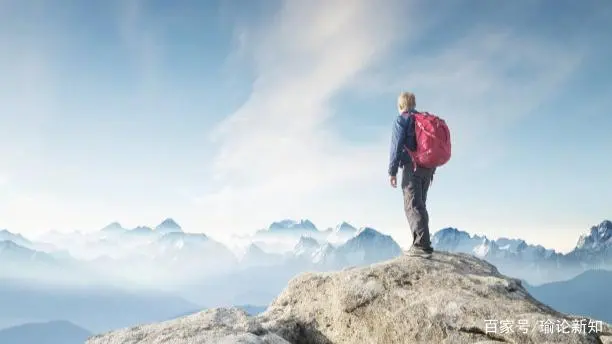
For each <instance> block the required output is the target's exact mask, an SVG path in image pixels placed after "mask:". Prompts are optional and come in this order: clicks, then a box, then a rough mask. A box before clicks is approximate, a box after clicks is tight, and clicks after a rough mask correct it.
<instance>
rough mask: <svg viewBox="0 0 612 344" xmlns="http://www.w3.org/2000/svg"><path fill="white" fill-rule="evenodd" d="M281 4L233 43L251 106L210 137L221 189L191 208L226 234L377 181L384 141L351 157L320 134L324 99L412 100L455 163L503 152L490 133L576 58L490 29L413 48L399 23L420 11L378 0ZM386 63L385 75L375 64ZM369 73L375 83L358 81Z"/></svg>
mask: <svg viewBox="0 0 612 344" xmlns="http://www.w3.org/2000/svg"><path fill="white" fill-rule="evenodd" d="M283 5H284V6H283V7H282V9H281V10H280V11H279V12H278V15H277V16H276V17H275V19H274V20H273V21H272V24H270V25H269V26H266V27H265V28H263V29H261V30H259V31H256V32H255V33H252V31H251V32H250V34H249V36H248V37H249V39H251V41H248V42H245V41H244V39H245V36H239V37H241V39H242V40H243V41H242V44H240V47H241V49H244V48H245V46H248V47H249V49H248V52H249V53H250V54H251V55H250V57H251V58H252V59H253V62H254V63H255V65H256V73H257V79H256V82H255V84H254V88H253V92H252V94H251V96H250V98H249V100H248V101H247V102H246V103H245V104H244V105H243V106H242V107H241V108H240V109H239V110H238V111H237V112H236V113H234V114H233V115H232V116H230V117H229V118H228V119H227V120H225V121H224V122H222V123H221V124H220V125H219V126H218V127H217V128H216V129H215V130H214V132H213V138H214V139H215V141H216V143H217V144H218V145H219V147H220V151H219V154H218V156H217V157H216V159H215V160H214V171H215V178H216V179H215V180H216V183H217V184H216V185H217V186H219V189H218V191H217V192H214V193H210V194H208V195H206V196H204V197H201V198H199V199H198V201H199V202H200V204H201V205H202V206H204V207H205V209H206V210H207V211H206V217H207V220H212V222H213V223H214V222H218V223H223V224H224V225H226V226H228V227H231V228H247V227H249V226H250V227H251V228H252V226H253V224H254V223H263V222H266V221H269V220H270V219H274V218H277V217H279V216H292V215H294V214H301V215H302V216H307V215H308V213H309V210H313V212H314V207H317V212H319V213H320V207H321V206H320V204H327V203H326V202H325V200H324V199H318V197H320V196H321V195H323V194H324V193H325V192H329V191H330V190H332V189H334V188H339V187H345V186H346V185H351V184H352V185H363V184H364V183H369V184H372V183H373V182H374V181H375V180H377V179H380V180H384V178H385V173H384V172H385V164H386V158H387V155H386V154H387V144H388V137H387V136H386V135H385V136H384V137H381V138H380V139H374V140H373V143H372V144H369V145H366V146H364V145H360V146H355V145H354V143H352V142H350V141H348V140H346V139H345V138H344V137H343V135H342V133H341V132H337V131H334V128H335V127H334V126H331V125H329V124H330V123H331V121H332V120H333V118H334V116H335V115H336V114H337V112H336V111H337V109H335V108H334V107H333V106H332V105H331V102H330V100H332V99H333V97H334V96H335V95H337V94H338V92H340V91H343V90H345V89H347V88H348V89H350V88H355V87H356V85H360V84H361V85H362V86H364V83H365V88H366V90H369V92H375V93H379V94H387V95H389V97H390V98H389V99H390V103H392V102H393V99H394V97H395V95H396V94H397V92H399V91H400V90H403V89H406V88H408V89H411V90H414V91H416V92H417V94H418V95H419V97H418V98H419V104H422V105H423V106H424V107H425V108H426V109H429V110H431V111H435V112H438V113H440V114H441V115H443V116H444V117H445V118H447V120H448V121H449V122H450V123H451V124H452V126H453V130H454V133H455V135H456V140H455V141H456V142H455V144H456V147H457V154H458V155H462V154H467V152H468V151H469V149H473V148H475V147H474V146H473V144H474V143H476V142H478V143H480V144H482V142H488V143H489V144H490V147H489V148H491V149H493V150H494V149H499V150H501V149H502V146H503V145H502V144H501V143H500V141H499V140H497V139H496V138H495V136H496V135H497V134H495V133H503V131H504V130H505V128H507V127H508V125H510V124H512V123H514V122H515V121H516V120H518V119H520V118H522V117H524V116H526V115H529V114H530V113H531V111H532V110H534V109H535V108H536V107H537V106H538V105H539V104H540V103H541V102H542V101H544V100H545V99H546V98H547V97H548V96H550V95H551V94H554V92H555V91H556V90H557V89H558V87H559V86H560V85H562V83H563V82H564V81H566V80H567V78H568V77H569V76H570V75H571V74H572V72H573V71H574V70H575V67H576V65H577V64H578V62H579V61H580V56H581V55H580V52H575V51H568V50H567V49H565V48H564V47H563V46H562V45H560V44H555V43H552V42H549V41H544V40H540V39H538V38H536V37H533V38H530V37H525V36H522V35H518V34H515V33H514V32H512V31H509V30H506V29H503V28H501V29H500V28H496V27H489V26H474V27H472V28H470V30H469V31H468V32H467V33H466V34H465V35H464V37H463V38H462V39H460V40H457V41H453V42H449V43H448V44H446V45H445V46H444V47H441V48H439V49H431V50H421V49H410V47H412V46H411V44H410V39H411V38H413V37H418V34H420V33H421V32H419V31H418V30H419V29H420V28H421V26H420V24H421V23H420V22H418V20H411V21H405V20H401V19H402V13H411V17H412V18H418V17H419V15H418V13H419V12H418V11H419V8H417V7H415V6H412V7H410V5H408V4H400V3H399V2H398V3H394V4H393V5H390V6H387V7H385V9H381V8H380V7H378V3H377V2H375V1H359V2H356V3H355V4H354V5H352V6H351V7H347V6H345V3H343V2H341V1H337V2H325V3H324V6H323V3H319V2H316V1H315V2H285V3H284V4H283ZM430 23H431V22H430ZM250 29H251V30H252V29H253V28H250ZM421 29H422V28H421ZM398 43H401V44H398ZM395 44H398V45H400V46H403V47H408V49H407V51H408V52H409V55H406V54H400V55H401V56H402V60H400V61H398V60H397V59H393V58H392V57H393V56H397V55H393V54H397V53H398V51H397V50H396V49H395V50H394V48H396V47H397V45H395ZM414 47H416V44H415V45H414ZM383 61H384V62H389V61H392V62H393V64H392V65H389V66H388V68H381V67H380V65H378V66H377V65H376V62H383ZM370 67H377V68H374V70H378V71H381V70H382V71H384V73H383V74H367V73H368V72H369V71H371V70H372V69H370ZM389 108H390V109H391V108H392V107H391V106H390V107H389ZM390 116H392V114H390ZM376 134H378V133H373V135H376ZM387 134H388V133H387ZM488 135H492V136H488ZM500 137H503V135H500ZM471 163H473V164H476V163H480V164H482V163H483V161H482V159H480V161H472V162H471ZM353 194H354V195H355V194H358V193H357V192H353ZM336 203H337V202H336ZM315 204H319V205H317V206H315ZM323 207H324V206H323ZM330 212H331V210H330ZM238 214H245V216H248V218H244V219H241V218H240V216H239V215H238ZM247 214H248V215H247ZM371 215H372V216H371V218H372V219H373V222H377V220H378V219H377V217H376V215H375V214H371ZM381 216H382V215H381ZM214 217H217V218H216V219H213V218H214ZM215 220H216V221H215ZM397 220H402V221H403V219H400V216H399V215H398V218H397ZM382 222H383V223H389V221H382Z"/></svg>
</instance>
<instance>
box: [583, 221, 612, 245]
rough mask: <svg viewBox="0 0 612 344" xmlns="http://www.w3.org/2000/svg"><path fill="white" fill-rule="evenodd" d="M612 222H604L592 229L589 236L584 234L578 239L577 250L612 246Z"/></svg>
mask: <svg viewBox="0 0 612 344" xmlns="http://www.w3.org/2000/svg"><path fill="white" fill-rule="evenodd" d="M611 239H612V222H611V221H609V220H604V221H602V222H601V223H600V224H599V225H597V226H593V227H591V230H590V231H589V233H588V234H583V235H581V236H580V238H579V239H578V244H577V245H576V249H581V250H586V249H594V250H597V249H600V248H602V247H604V246H608V245H610V244H612V240H611Z"/></svg>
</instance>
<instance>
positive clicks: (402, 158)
mask: <svg viewBox="0 0 612 344" xmlns="http://www.w3.org/2000/svg"><path fill="white" fill-rule="evenodd" d="M415 112H417V111H416V110H410V111H409V112H408V111H407V112H405V113H403V114H402V115H399V116H397V118H396V120H395V122H394V123H393V131H392V134H391V152H390V154H389V175H390V176H395V175H397V170H398V168H400V167H404V166H406V165H412V159H411V158H410V155H409V154H408V153H407V152H406V151H405V149H404V147H408V149H410V150H411V151H414V150H416V144H417V143H416V134H415V130H414V117H413V116H406V115H407V114H409V113H415Z"/></svg>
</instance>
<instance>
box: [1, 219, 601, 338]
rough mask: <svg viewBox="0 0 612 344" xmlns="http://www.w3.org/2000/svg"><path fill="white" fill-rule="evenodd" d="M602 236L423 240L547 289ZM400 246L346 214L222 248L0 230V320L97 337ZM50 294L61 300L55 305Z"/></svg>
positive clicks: (595, 261) (290, 224) (592, 254)
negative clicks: (333, 222)
mask: <svg viewBox="0 0 612 344" xmlns="http://www.w3.org/2000/svg"><path fill="white" fill-rule="evenodd" d="M611 237H612V223H611V222H610V221H607V220H606V221H603V222H601V223H600V224H598V225H596V226H593V227H592V228H591V229H589V230H588V231H587V232H586V233H584V234H582V235H580V237H579V238H578V241H577V244H576V247H575V248H574V249H573V250H572V251H571V252H569V253H567V254H562V253H558V252H556V251H555V250H553V249H547V248H545V247H542V246H540V245H533V244H529V243H527V242H525V241H524V240H522V239H518V238H497V239H489V238H487V237H486V236H479V235H470V234H469V233H468V232H465V231H461V230H458V229H456V228H444V229H441V230H439V231H437V232H436V233H434V235H433V236H432V243H433V245H434V248H435V249H436V250H444V251H451V252H465V253H470V254H473V255H475V256H477V257H480V258H483V259H485V260H487V261H489V262H491V263H493V264H494V265H496V266H497V267H498V269H499V270H500V272H502V273H504V274H507V275H509V276H512V277H516V278H519V279H521V280H523V281H525V282H526V283H527V284H528V285H529V286H530V287H531V288H534V289H533V290H541V291H542V293H544V294H546V295H550V293H549V292H548V291H549V290H550V288H553V289H554V287H548V288H549V289H547V287H546V285H551V284H550V283H562V282H560V281H564V280H570V279H572V278H573V277H576V276H578V277H576V278H577V279H578V278H579V277H580V276H579V275H580V274H582V273H585V271H587V272H588V271H590V270H592V269H599V270H598V271H605V269H608V268H609V267H610V266H611V265H612V264H611V263H612V259H611V255H610V253H611V252H612V250H611V248H610V247H612V239H611ZM401 254H402V248H401V247H400V246H399V245H398V244H397V242H395V240H393V238H392V237H391V236H389V235H386V234H384V233H382V232H380V231H377V230H375V229H373V228H368V227H364V228H357V227H354V226H352V225H351V224H349V223H347V222H343V223H340V224H338V225H337V226H335V227H332V228H326V229H324V230H319V229H318V228H317V227H316V226H315V225H314V223H312V222H311V221H309V220H297V221H295V220H282V221H278V222H274V223H272V224H270V225H269V226H268V227H267V228H264V229H260V230H258V231H256V232H254V234H253V235H250V236H241V237H239V236H235V237H233V239H232V241H231V242H229V243H225V244H224V243H221V242H220V241H217V240H215V239H214V238H212V237H211V236H209V235H207V234H203V233H190V232H186V231H184V230H183V229H182V228H181V226H180V225H179V224H178V223H177V222H176V221H174V220H173V219H170V218H169V219H165V220H164V221H162V222H161V223H160V224H159V225H157V226H151V227H149V226H139V227H136V228H124V227H123V226H122V225H121V224H120V223H118V222H112V223H110V224H109V225H107V226H104V227H103V228H101V229H100V230H97V231H93V232H86V233H84V232H72V233H58V232H49V233H47V234H45V235H43V236H41V237H40V238H38V239H37V240H33V239H31V238H26V237H24V236H22V235H20V234H18V233H12V232H10V231H8V230H2V231H0V264H1V266H2V269H0V279H2V284H1V285H2V287H1V288H0V289H1V290H0V298H1V299H2V300H0V301H2V302H1V303H2V304H3V305H8V306H7V307H3V308H2V309H0V328H3V327H8V326H15V325H20V324H25V323H36V322H45V321H57V320H61V321H69V322H71V323H73V324H75V325H76V326H79V327H82V328H85V329H87V330H88V331H91V332H93V333H99V332H101V331H106V330H109V329H112V328H119V327H125V326H132V325H135V324H139V323H142V322H147V321H158V320H163V319H168V318H170V317H172V316H175V315H177V314H185V313H189V312H193V311H195V310H199V309H203V308H210V307H218V306H228V305H242V304H252V305H267V304H269V303H270V302H271V301H272V299H273V298H274V296H275V295H277V294H278V293H279V292H280V291H282V289H283V288H284V287H285V285H286V283H287V281H288V280H289V279H291V278H292V277H294V276H295V275H296V274H298V273H301V272H305V271H331V270H338V269H343V268H346V267H349V266H359V265H368V264H372V263H376V262H380V261H383V260H387V259H390V258H393V257H396V256H398V255H401ZM581 276H582V275H581ZM546 283H548V284H546ZM537 288H541V289H537ZM569 289H570V291H569V292H570V293H571V290H574V289H576V288H574V287H571V288H569ZM559 298H560V297H559V296H554V295H553V296H551V298H550V299H547V300H549V302H551V303H555V302H560V299H559ZM23 300H35V302H36V305H35V304H33V303H32V302H34V301H32V302H30V301H27V302H26V301H23ZM57 300H60V301H61V304H62V305H64V306H62V307H56V306H57V305H59V304H58V302H60V301H57ZM561 301H562V300H561ZM149 304H156V305H157V306H156V307H149V306H147V305H149ZM562 306H563V305H562ZM569 307H570V308H571V304H570V305H569ZM91 310H95V312H91Z"/></svg>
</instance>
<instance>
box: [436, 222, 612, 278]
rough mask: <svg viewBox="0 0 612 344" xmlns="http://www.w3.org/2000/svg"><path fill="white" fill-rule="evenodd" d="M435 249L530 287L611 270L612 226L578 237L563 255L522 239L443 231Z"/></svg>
mask: <svg viewBox="0 0 612 344" xmlns="http://www.w3.org/2000/svg"><path fill="white" fill-rule="evenodd" d="M432 244H433V246H434V248H436V249H439V250H444V251H451V252H464V253H470V254H474V255H475V256H477V257H479V258H483V259H485V260H487V261H489V262H490V263H492V264H494V265H496V266H497V267H498V269H499V270H500V271H501V272H502V273H505V274H507V275H510V276H514V277H517V278H521V279H523V280H526V281H529V283H532V284H542V283H547V282H553V281H561V280H566V279H569V278H572V277H574V276H577V275H579V274H580V273H582V272H584V271H586V270H589V269H607V270H610V269H612V222H610V221H609V220H604V221H602V222H601V223H600V224H598V225H595V226H592V227H591V228H590V230H589V231H588V232H587V233H584V234H582V235H580V237H579V238H578V241H577V243H576V246H575V247H574V249H573V250H571V251H570V252H569V253H566V254H563V253H559V252H556V251H555V250H553V249H547V248H544V247H543V246H541V245H532V244H528V243H527V242H525V241H524V240H522V239H509V238H498V239H496V240H492V239H489V238H487V237H486V236H479V235H473V236H472V235H470V234H469V233H467V232H465V231H460V230H458V229H456V228H444V229H442V230H440V231H438V232H436V233H435V234H434V235H433V237H432Z"/></svg>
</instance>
